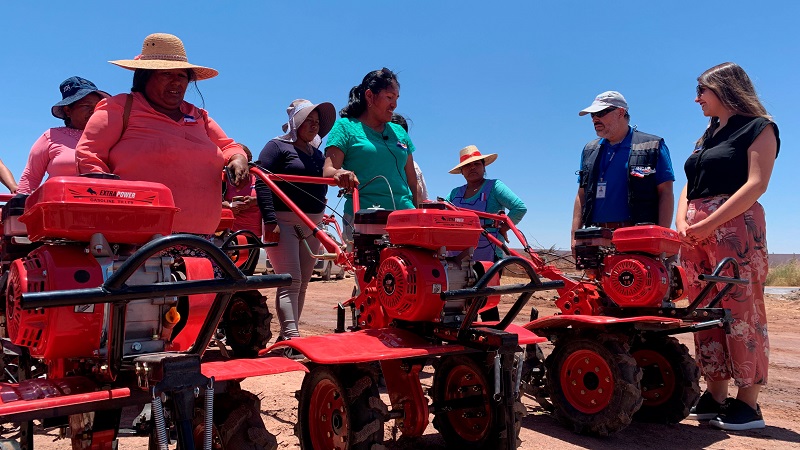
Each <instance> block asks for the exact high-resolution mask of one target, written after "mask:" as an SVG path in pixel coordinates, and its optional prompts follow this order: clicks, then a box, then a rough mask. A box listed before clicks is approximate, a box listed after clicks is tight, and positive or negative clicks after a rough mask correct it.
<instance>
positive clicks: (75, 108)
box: [17, 77, 109, 194]
mask: <svg viewBox="0 0 800 450" xmlns="http://www.w3.org/2000/svg"><path fill="white" fill-rule="evenodd" d="M59 90H60V91H61V101H60V102H58V103H56V104H55V105H53V107H52V108H51V109H50V111H51V112H52V113H53V116H55V117H57V118H59V119H62V120H63V121H64V126H63V127H56V128H50V129H49V130H47V131H45V132H44V134H42V135H41V136H40V137H39V139H37V140H36V142H35V143H34V144H33V147H31V153H30V155H29V156H28V163H27V164H26V165H25V170H23V172H22V176H21V177H20V179H19V185H18V186H17V193H19V194H30V193H31V192H33V190H34V189H36V188H37V187H39V185H40V184H41V183H42V179H44V176H45V174H47V175H48V176H51V177H56V176H63V175H77V174H78V171H77V168H76V165H75V147H76V146H77V145H78V140H79V139H80V137H81V134H83V129H84V128H85V127H86V122H88V121H89V117H91V115H92V113H93V112H94V107H95V105H97V103H98V102H99V101H100V100H102V99H103V98H106V97H109V95H108V94H107V93H105V92H103V91H101V90H99V89H97V86H95V85H94V83H92V82H91V81H89V80H87V79H85V78H81V77H69V78H67V79H66V80H64V81H63V82H62V83H61V86H60V87H59Z"/></svg>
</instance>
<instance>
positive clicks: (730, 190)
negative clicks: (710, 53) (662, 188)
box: [676, 63, 780, 430]
mask: <svg viewBox="0 0 800 450" xmlns="http://www.w3.org/2000/svg"><path fill="white" fill-rule="evenodd" d="M697 81H698V85H697V98H696V99H695V101H696V102H697V103H699V104H700V107H701V108H702V109H703V115H705V116H707V117H709V118H710V120H709V125H708V128H707V129H706V131H705V133H703V135H702V136H701V137H700V139H699V140H698V141H697V145H696V147H695V150H694V152H693V153H692V155H691V156H689V159H688V160H687V161H686V164H685V165H684V170H685V171H686V178H687V184H686V186H685V187H684V188H683V192H682V193H681V199H680V202H679V203H678V214H677V218H676V227H677V230H678V233H679V234H680V236H681V239H682V248H681V261H682V263H683V266H684V268H685V269H686V274H687V277H688V279H689V280H690V283H689V284H690V285H689V288H688V291H689V296H690V298H694V297H695V296H696V295H697V294H698V293H699V292H700V290H701V289H702V288H703V284H701V283H700V281H699V280H698V279H697V276H698V275H700V274H704V273H705V274H709V273H711V271H712V270H713V269H714V267H715V265H716V264H717V263H718V262H719V261H721V260H722V259H723V258H725V257H728V256H730V257H733V258H735V259H736V260H737V261H738V262H739V268H740V274H741V277H742V278H743V279H746V280H749V283H748V284H747V285H742V286H736V287H734V288H733V289H732V290H731V292H730V293H729V294H728V295H726V296H725V297H723V300H722V306H723V307H724V308H728V309H730V310H731V315H732V317H733V322H732V323H731V332H730V334H728V335H725V333H724V332H723V331H722V330H721V329H715V330H708V331H703V332H698V333H695V347H696V351H695V354H696V356H697V359H698V362H699V365H700V369H701V372H702V373H703V376H704V377H705V380H706V384H707V390H706V392H705V393H704V394H703V396H702V397H700V401H699V402H698V403H697V405H696V406H695V407H693V408H692V410H691V413H690V417H693V418H696V419H698V420H708V419H711V422H710V423H711V425H714V426H717V427H719V428H722V429H725V430H749V429H754V428H764V426H765V425H764V419H763V417H762V415H761V410H760V409H759V407H758V393H759V391H760V390H761V386H762V385H764V384H766V382H767V368H768V365H769V339H768V337H767V317H766V311H765V308H764V281H765V280H766V276H767V268H768V266H767V241H766V220H765V217H764V210H763V208H762V207H761V204H759V203H758V199H759V197H761V195H762V194H763V193H764V192H765V191H766V190H767V184H768V183H769V178H770V175H771V174H772V168H773V166H774V164H775V158H776V157H777V156H778V150H779V149H780V139H779V137H778V127H777V125H775V123H774V122H772V118H771V117H770V116H769V115H768V114H767V111H766V110H765V109H764V107H763V106H762V105H761V102H760V101H759V99H758V96H757V94H756V92H755V88H754V87H753V84H752V82H751V81H750V78H749V77H748V76H747V74H746V73H745V72H744V70H743V69H742V68H741V67H739V66H738V65H736V64H734V63H724V64H720V65H718V66H715V67H712V68H711V69H708V70H707V71H705V72H703V74H702V75H700V77H698V79H697ZM715 290H718V288H715ZM712 297H713V295H711V296H709V300H710V298H712ZM701 306H702V305H701ZM731 378H733V380H734V382H735V384H736V386H737V387H738V392H737V394H736V398H727V395H728V381H729V380H730V379H731Z"/></svg>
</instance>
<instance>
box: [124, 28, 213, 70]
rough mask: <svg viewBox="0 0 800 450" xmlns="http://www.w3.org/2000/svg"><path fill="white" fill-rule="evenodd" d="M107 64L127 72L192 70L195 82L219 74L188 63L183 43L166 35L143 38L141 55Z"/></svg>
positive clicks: (155, 34) (175, 37) (208, 68)
mask: <svg viewBox="0 0 800 450" xmlns="http://www.w3.org/2000/svg"><path fill="white" fill-rule="evenodd" d="M109 62H110V63H111V64H114V65H116V66H119V67H122V68H125V69H128V70H136V69H148V70H169V69H192V71H194V74H195V77H196V78H197V80H207V79H209V78H214V77H215V76H217V75H219V72H217V71H216V70H214V69H212V68H210V67H203V66H198V65H196V64H192V63H190V62H189V60H188V58H186V50H185V49H184V48H183V42H181V40H180V39H178V37H177V36H173V35H171V34H166V33H154V34H151V35H150V36H147V37H146V38H144V43H143V44H142V53H141V54H140V55H139V56H137V57H135V58H134V59H120V60H117V61H109Z"/></svg>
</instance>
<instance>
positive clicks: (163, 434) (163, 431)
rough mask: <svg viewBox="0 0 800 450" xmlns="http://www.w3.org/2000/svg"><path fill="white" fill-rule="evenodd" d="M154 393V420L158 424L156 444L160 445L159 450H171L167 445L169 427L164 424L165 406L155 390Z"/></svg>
mask: <svg viewBox="0 0 800 450" xmlns="http://www.w3.org/2000/svg"><path fill="white" fill-rule="evenodd" d="M152 392H153V401H152V408H153V419H155V424H156V442H157V443H158V450H169V446H168V445H167V427H166V425H165V424H164V405H163V404H162V403H161V396H159V395H156V391H155V389H153V390H152Z"/></svg>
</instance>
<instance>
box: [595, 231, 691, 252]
mask: <svg viewBox="0 0 800 450" xmlns="http://www.w3.org/2000/svg"><path fill="white" fill-rule="evenodd" d="M611 243H612V244H614V247H616V249H617V252H618V253H632V252H641V253H649V254H651V255H660V254H661V253H666V254H667V257H669V256H672V255H677V254H678V250H680V249H681V240H680V238H678V232H677V231H675V230H671V229H669V228H664V227H660V226H658V225H639V226H635V227H627V228H618V229H616V230H614V235H613V237H612V238H611Z"/></svg>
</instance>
